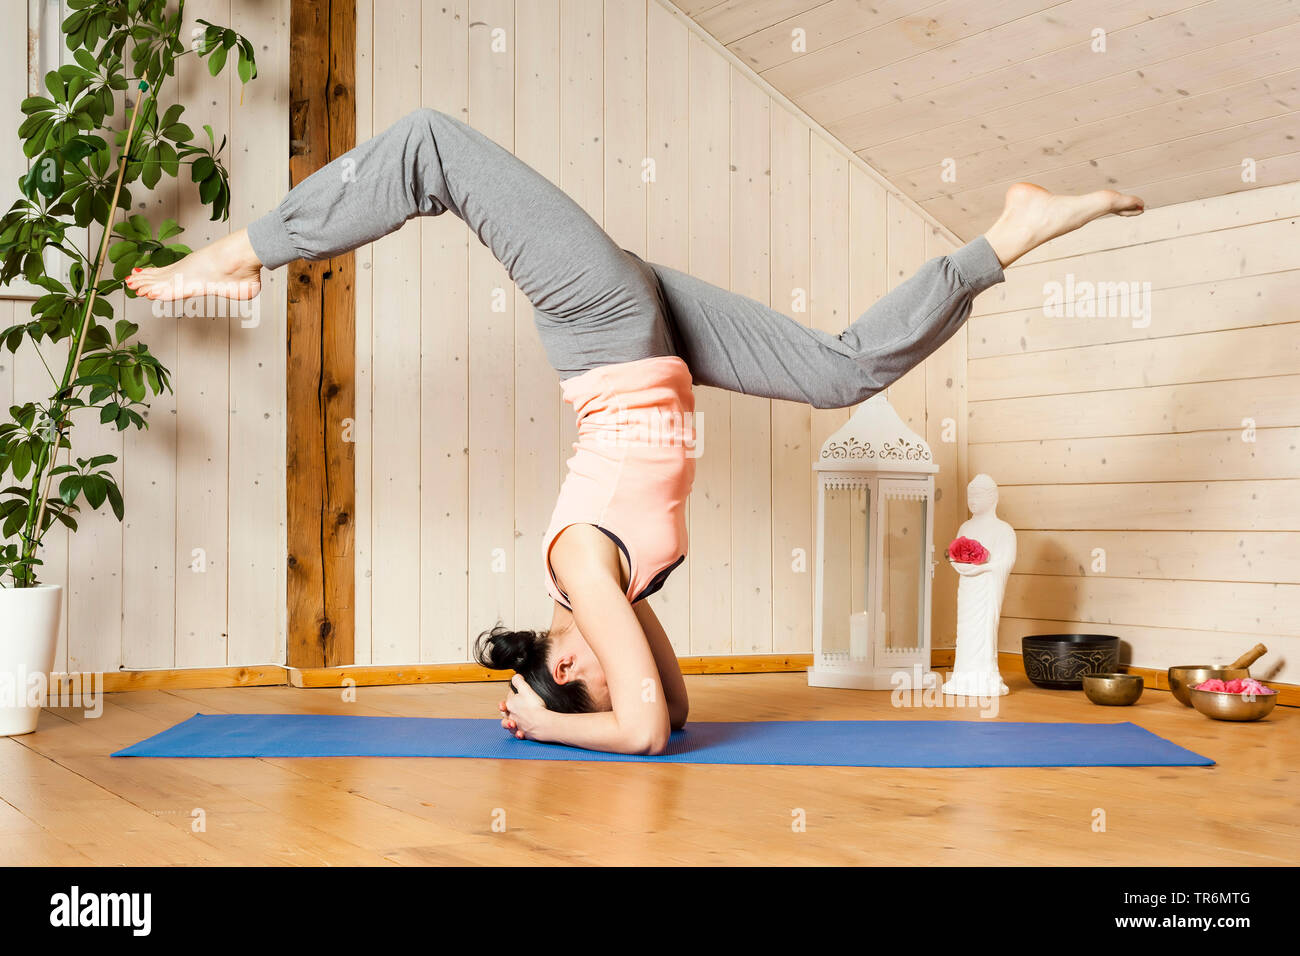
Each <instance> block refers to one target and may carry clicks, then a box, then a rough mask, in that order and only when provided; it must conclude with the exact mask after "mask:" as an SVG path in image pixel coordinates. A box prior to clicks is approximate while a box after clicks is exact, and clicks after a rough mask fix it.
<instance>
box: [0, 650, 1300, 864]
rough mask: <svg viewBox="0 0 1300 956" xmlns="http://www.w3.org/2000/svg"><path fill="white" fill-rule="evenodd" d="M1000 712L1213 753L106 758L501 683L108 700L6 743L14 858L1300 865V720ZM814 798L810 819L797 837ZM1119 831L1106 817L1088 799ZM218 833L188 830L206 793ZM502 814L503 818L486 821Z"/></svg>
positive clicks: (893, 713) (1134, 712)
mask: <svg viewBox="0 0 1300 956" xmlns="http://www.w3.org/2000/svg"><path fill="white" fill-rule="evenodd" d="M687 683H688V686H689V689H690V693H691V704H692V709H691V716H692V718H694V719H697V720H784V719H803V718H807V719H918V720H934V719H959V720H978V719H980V718H979V717H978V712H977V711H976V710H975V709H974V708H948V709H946V710H945V709H938V708H921V707H916V708H907V709H895V708H894V707H892V706H891V704H890V695H889V694H888V693H884V692H860V691H845V690H831V689H810V688H809V687H807V685H806V683H805V681H804V678H803V676H802V675H800V674H755V675H741V676H721V677H688V678H687ZM1008 683H1009V684H1011V686H1012V691H1013V693H1012V695H1011V696H1010V697H1007V698H1003V700H1002V702H1001V704H1002V706H1001V713H1000V716H999V718H998V719H1002V720H1031V721H1037V720H1044V721H1102V722H1107V721H1118V720H1132V721H1134V722H1135V723H1138V724H1140V725H1141V726H1143V727H1146V728H1147V729H1149V730H1151V731H1153V732H1155V733H1157V734H1160V735H1162V736H1164V737H1167V738H1169V739H1171V740H1173V741H1174V742H1175V743H1178V744H1180V745H1182V746H1184V747H1187V748H1189V749H1192V750H1195V751H1197V752H1199V753H1203V754H1206V755H1207V756H1209V757H1212V758H1213V759H1215V760H1216V761H1218V765H1217V766H1216V767H1213V768H1203V767H1182V768H1179V767H1163V768H1122V767H1114V768H1095V769H1082V768H1054V769H1053V768H1043V769H964V770H901V769H896V770H889V769H875V768H841V767H732V766H690V765H671V764H662V765H648V764H600V763H567V762H544V761H538V762H533V761H527V762H525V761H489V760H446V759H408V758H347V759H341V758H328V759H327V758H310V759H291V760H283V759H275V760H252V759H234V760H180V759H174V760H164V759H137V760H126V759H118V760H113V759H111V758H109V757H108V756H107V754H108V753H110V752H111V751H113V750H115V749H117V748H119V747H122V746H125V745H126V744H129V743H133V742H135V741H137V740H140V739H141V738H144V737H147V736H149V735H151V734H154V733H157V732H158V731H160V730H163V729H165V728H166V727H169V726H171V725H172V724H174V723H177V722H179V721H181V720H184V719H185V718H187V717H189V716H191V715H192V714H194V713H196V712H203V713H223V712H248V713H344V714H373V715H406V716H439V717H474V716H486V715H490V714H491V713H492V712H493V711H494V709H495V702H496V700H497V699H498V698H499V696H500V695H501V693H502V689H503V687H504V685H502V684H441V685H420V686H406V687H373V688H371V687H362V688H358V689H357V690H356V694H357V701H356V702H355V703H347V702H345V701H344V700H343V698H342V692H341V691H340V690H338V689H328V688H319V689H299V688H292V687H250V688H235V689H222V690H176V691H161V690H144V691H131V692H126V693H119V694H111V695H108V696H107V698H106V701H105V705H104V712H103V714H102V716H101V717H99V718H95V719H90V718H86V717H84V716H83V715H82V714H81V712H80V711H76V710H71V709H67V710H47V711H45V712H44V713H43V714H42V715H41V722H40V726H39V728H38V730H37V732H36V733H34V734H30V735H27V736H25V737H19V738H10V739H0V798H2V802H0V864H5V865H10V864H30V865H60V864H83V865H84V864H100V865H115V864H232V865H258V864H268V865H284V864H289V865H294V864H306V865H319V864H372V865H387V864H398V865H400V864H416V865H419V864H479V863H482V864H520V863H524V864H528V863H533V864H558V865H564V864H591V863H606V864H642V865H657V864H666V865H671V864H710V863H722V864H797V863H804V864H816V863H828V864H959V865H966V864H999V863H1004V864H1033V865H1045V864H1048V865H1050V864H1082V865H1129V864H1172V865H1179V864H1228V865H1248V864H1273V865H1277V864H1295V863H1296V862H1298V861H1300V815H1298V814H1297V813H1296V802H1295V795H1296V793H1300V773H1298V772H1297V764H1298V763H1300V735H1298V734H1297V732H1296V731H1297V728H1300V718H1298V717H1297V712H1296V711H1295V710H1294V709H1291V708H1284V707H1279V708H1277V709H1276V710H1275V711H1274V712H1273V715H1272V716H1270V718H1269V719H1268V720H1266V721H1264V722H1261V723H1255V724H1229V723H1221V722H1217V721H1211V720H1208V719H1206V718H1204V717H1202V716H1201V715H1199V714H1197V713H1196V712H1194V711H1191V710H1189V709H1187V708H1184V707H1182V706H1181V705H1179V704H1178V703H1177V702H1176V701H1174V699H1173V698H1172V697H1171V696H1170V695H1169V694H1167V693H1163V692H1160V691H1148V692H1147V693H1146V695H1145V696H1144V697H1143V699H1142V700H1141V701H1140V702H1139V704H1138V705H1137V706H1135V707H1131V708H1127V709H1110V708H1100V707H1094V706H1093V705H1091V704H1089V703H1088V702H1087V701H1086V700H1084V698H1083V696H1082V694H1078V693H1073V692H1051V691H1043V690H1038V689H1036V688H1034V687H1032V686H1031V685H1029V684H1028V683H1027V682H1026V681H1025V679H1024V678H1023V677H1017V676H1011V677H1009V678H1008ZM796 808H798V809H802V810H803V811H804V814H805V816H806V831H805V832H795V830H794V828H793V827H792V825H791V823H792V813H793V811H795V810H796ZM1098 809H1100V810H1103V811H1105V815H1106V817H1105V822H1106V830H1105V832H1094V830H1093V819H1094V811H1095V810H1098ZM195 810H200V811H202V817H203V821H204V827H203V829H202V830H201V832H195V831H194V829H193V819H194V816H193V814H194V811H195ZM502 812H504V820H505V824H506V830H505V832H494V831H493V820H494V814H495V815H496V816H497V817H499V816H500V814H501V813H502Z"/></svg>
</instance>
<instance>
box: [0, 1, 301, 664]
mask: <svg viewBox="0 0 1300 956" xmlns="http://www.w3.org/2000/svg"><path fill="white" fill-rule="evenodd" d="M13 6H14V8H15V9H14V10H12V11H6V28H5V30H4V31H2V32H0V35H2V36H3V40H0V42H3V43H4V44H6V47H5V51H4V53H5V55H4V56H3V57H0V60H2V61H3V63H4V64H5V65H4V67H3V68H0V109H3V116H4V122H5V123H6V124H7V125H10V126H11V128H16V127H17V124H18V122H19V119H18V117H19V113H18V103H19V101H20V100H21V98H22V97H23V96H24V95H26V91H27V86H28V78H27V71H26V63H27V51H26V44H27V29H26V26H27V23H26V22H25V21H26V19H27V14H26V11H20V10H18V9H17V8H19V7H21V6H23V5H22V4H14V5H13ZM31 6H32V7H33V8H34V9H36V10H40V9H41V8H42V7H44V8H45V14H46V15H45V20H44V24H45V25H46V29H45V30H44V31H43V37H42V42H41V46H42V47H43V49H44V51H45V59H44V61H43V64H42V67H41V69H42V71H44V70H48V69H50V68H51V67H53V66H57V64H58V62H60V61H59V59H58V57H60V56H63V57H66V56H68V55H69V54H68V53H67V51H66V49H65V48H63V47H62V44H61V42H59V41H58V40H57V39H54V34H53V31H52V30H51V29H49V27H54V26H57V21H58V20H59V19H60V16H62V15H66V13H67V10H66V5H60V4H59V3H58V2H57V0H51V2H49V3H45V4H41V3H37V4H33V5H31ZM185 9H186V17H187V19H188V20H190V21H193V20H194V19H196V18H199V17H202V18H204V19H208V20H211V21H213V22H216V23H221V24H229V25H231V26H233V27H234V28H235V29H237V30H239V31H240V32H242V33H244V34H245V35H246V36H248V37H249V39H251V40H252V41H253V43H254V45H255V47H256V50H257V58H258V70H259V73H260V76H259V78H258V79H257V80H256V81H255V82H253V83H252V84H250V85H249V86H248V87H247V88H245V89H244V90H242V99H241V89H240V84H239V82H238V79H237V78H235V77H234V72H233V69H231V70H230V71H228V74H223V76H222V77H221V78H220V79H218V80H214V79H213V78H212V77H210V76H209V75H208V73H207V70H206V68H205V67H204V66H203V65H201V64H199V63H198V62H197V61H196V59H195V58H192V57H187V58H185V59H183V60H181V61H180V63H179V65H178V77H177V79H176V80H174V81H172V82H171V84H170V85H169V86H168V87H166V88H165V89H164V100H165V102H164V106H165V105H166V103H169V102H173V101H175V99H176V98H177V97H179V98H181V99H182V100H183V101H184V102H185V103H186V104H187V107H188V109H187V112H186V116H185V118H186V122H188V123H189V124H190V126H191V127H192V128H193V129H195V130H200V128H201V126H202V124H203V123H204V122H211V123H212V124H213V127H214V129H215V130H216V132H217V134H218V136H223V135H227V134H228V135H229V140H228V142H227V145H226V149H225V152H224V154H223V155H224V157H225V160H226V164H227V168H228V169H229V170H230V174H231V187H232V191H233V199H232V204H231V219H230V222H228V223H210V222H208V220H207V215H206V210H203V209H201V207H200V206H199V204H198V201H197V197H196V196H195V195H194V186H193V184H192V183H190V182H189V177H188V176H187V175H185V173H184V172H182V176H181V178H180V180H178V181H171V180H167V179H164V180H163V181H162V183H160V185H159V188H158V189H157V190H155V191H153V192H152V193H148V192H146V191H145V190H144V189H143V188H142V187H139V186H138V184H137V186H136V187H135V188H134V189H133V190H132V198H133V201H134V206H135V208H134V211H137V212H142V213H144V214H145V215H148V216H149V217H150V218H151V219H153V220H154V221H155V222H157V221H160V220H161V219H163V218H166V217H176V218H178V219H179V221H180V223H181V225H182V226H184V227H185V228H186V231H185V232H184V233H183V234H182V235H181V237H180V239H181V241H183V242H185V243H187V244H188V245H190V246H191V247H197V246H198V245H201V244H203V243H204V242H207V241H210V240H212V239H214V238H216V237H217V236H218V235H222V234H224V233H226V232H227V231H229V230H230V229H231V228H232V227H233V228H238V227H239V226H241V225H243V224H244V223H246V222H247V221H248V220H249V219H251V218H253V217H254V216H256V215H259V214H260V213H262V212H264V211H266V210H267V209H270V208H272V207H273V206H274V205H275V204H276V203H277V202H278V201H279V198H280V197H281V196H282V195H283V193H284V191H285V189H286V188H287V185H288V178H289V173H288V127H287V122H286V117H287V111H288V92H287V91H288V81H289V75H288V59H289V2H288V0H191V2H190V3H188V4H186V8H185ZM11 27H12V29H11ZM200 135H202V133H201V132H200ZM6 143H7V145H6V147H5V149H4V154H3V156H0V172H3V179H2V180H0V201H3V203H4V205H5V206H6V208H7V207H8V205H9V204H10V203H11V202H12V201H13V199H14V198H15V197H16V196H17V190H16V186H15V180H16V179H17V177H18V176H19V175H20V174H21V171H22V170H23V169H25V160H24V159H23V157H22V154H21V149H20V148H19V144H18V143H17V141H16V139H15V138H14V137H12V136H11V137H9V138H8V139H7V140H6ZM94 239H95V240H96V241H97V240H98V234H97V233H96V234H95V236H94ZM283 283H284V277H283V273H274V274H269V275H268V277H267V282H266V286H265V289H266V294H264V295H263V296H262V297H261V299H260V300H259V301H258V303H257V308H256V310H255V311H254V312H253V313H252V314H251V315H248V316H234V317H230V318H226V317H220V318H218V317H189V318H183V319H176V318H168V317H164V316H161V315H154V314H153V313H152V311H151V309H150V308H149V307H148V306H146V305H144V304H143V303H140V302H130V303H127V302H125V297H124V296H122V295H119V296H118V297H117V300H116V302H115V305H116V306H117V307H118V310H119V311H118V315H119V316H121V317H129V318H131V319H132V320H133V321H136V322H138V323H139V324H140V327H141V337H142V338H143V339H144V340H145V341H147V342H148V343H149V345H150V348H151V349H152V350H153V352H154V353H155V354H157V355H158V356H159V357H160V358H161V359H162V361H163V363H164V364H165V365H167V366H168V367H169V368H170V369H171V370H172V371H173V373H174V384H175V387H176V393H175V394H174V395H165V396H163V397H161V398H159V399H157V400H155V401H154V402H153V404H152V407H151V408H150V409H149V413H148V420H149V423H150V428H149V429H148V431H146V432H142V433H136V432H134V431H130V432H126V433H123V434H118V433H116V432H112V431H109V430H106V429H103V428H101V427H100V426H99V425H98V424H97V422H94V421H90V422H86V423H84V424H81V425H80V427H79V428H78V429H77V431H76V432H75V434H74V452H75V454H77V455H78V456H81V457H88V456H89V455H92V454H96V453H103V452H112V453H113V454H116V455H117V456H118V457H119V459H120V461H119V463H118V464H117V465H115V466H113V467H114V469H115V471H116V473H117V475H118V477H119V480H120V481H121V484H122V489H123V493H124V495H125V498H126V510H127V515H126V520H125V522H124V523H122V524H120V525H119V524H118V522H117V521H116V520H115V519H114V518H113V517H112V515H111V514H110V513H108V512H107V511H105V512H104V513H103V514H99V515H94V516H89V515H87V516H86V517H84V518H83V520H82V522H81V525H82V527H81V531H80V532H79V533H78V534H76V535H71V536H70V535H68V534H67V533H66V532H64V531H63V529H58V530H57V531H52V532H51V533H50V536H49V539H48V542H49V544H48V547H47V548H46V553H45V562H46V579H47V580H48V581H50V582H51V583H60V584H63V585H65V586H66V595H67V604H66V613H65V614H64V621H63V636H62V638H61V640H60V645H59V651H58V657H57V660H56V663H55V667H56V669H61V670H74V671H75V670H117V669H119V668H130V669H136V668H152V667H187V666H214V665H227V664H254V663H265V662H279V661H283V660H284V654H285V604H284V554H285V537H284V513H285V502H284V487H285V486H284V447H285V443H284V387H285V333H284V284H283ZM29 306H30V301H29V300H26V299H5V300H0V319H3V320H4V323H5V325H9V324H10V323H11V322H13V321H19V320H21V319H22V318H23V317H24V316H25V315H26V314H27V313H28V310H29ZM58 351H60V349H56V348H51V349H50V352H51V355H53V354H57V352H58ZM0 365H2V366H4V368H3V370H0V397H3V398H5V399H6V400H8V399H14V400H19V401H26V400H31V399H35V398H38V397H41V396H47V395H48V394H49V389H48V388H47V386H48V384H49V381H48V378H47V377H46V375H45V372H44V369H43V368H42V367H41V365H40V363H39V361H38V360H37V359H36V357H35V355H34V354H32V353H29V352H28V350H26V349H24V350H22V351H20V352H19V353H18V355H16V356H13V357H10V356H9V355H8V353H7V352H6V353H5V355H4V356H3V357H0ZM7 404H8V402H7V401H6V407H7Z"/></svg>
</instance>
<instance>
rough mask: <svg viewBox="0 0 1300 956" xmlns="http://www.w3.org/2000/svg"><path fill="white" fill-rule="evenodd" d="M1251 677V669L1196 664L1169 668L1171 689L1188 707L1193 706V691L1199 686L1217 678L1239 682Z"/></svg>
mask: <svg viewBox="0 0 1300 956" xmlns="http://www.w3.org/2000/svg"><path fill="white" fill-rule="evenodd" d="M1249 676H1250V668H1249V667H1211V666H1210V665H1209V664H1196V665H1193V666H1190V667H1171V668H1169V689H1170V690H1171V691H1173V693H1174V696H1175V697H1177V698H1178V700H1179V702H1180V703H1182V704H1183V705H1184V706H1186V707H1191V706H1192V698H1191V689H1192V688H1193V687H1195V686H1196V685H1197V684H1204V683H1205V682H1206V681H1207V680H1210V679H1211V678H1214V677H1217V678H1218V679H1219V680H1221V681H1230V680H1238V679H1242V680H1244V679H1245V678H1247V677H1249Z"/></svg>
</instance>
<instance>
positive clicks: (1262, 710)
mask: <svg viewBox="0 0 1300 956" xmlns="http://www.w3.org/2000/svg"><path fill="white" fill-rule="evenodd" d="M1188 693H1189V694H1191V697H1192V706H1193V707H1195V708H1196V709H1197V710H1199V711H1200V712H1201V713H1203V714H1204V715H1205V716H1206V717H1213V718H1214V719H1215V720H1262V719H1263V718H1265V717H1267V716H1268V713H1269V711H1271V710H1272V709H1273V707H1274V706H1275V705H1276V704H1277V698H1278V695H1277V694H1256V695H1254V696H1253V697H1251V696H1249V695H1247V694H1232V693H1228V692H1227V691H1219V690H1197V689H1196V688H1194V687H1192V688H1189V689H1188Z"/></svg>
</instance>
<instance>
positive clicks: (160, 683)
mask: <svg viewBox="0 0 1300 956" xmlns="http://www.w3.org/2000/svg"><path fill="white" fill-rule="evenodd" d="M103 677H104V690H105V691H107V692H109V693H117V692H119V691H125V690H198V689H200V688H207V687H274V686H276V685H277V684H287V683H288V682H289V677H288V670H287V668H284V667H281V666H280V665H279V664H257V665H254V666H251V667H177V668H165V669H158V670H142V671H108V672H106V673H105V674H104V675H103ZM51 678H52V680H51V683H52V684H54V683H58V682H60V681H61V680H64V681H66V680H67V679H68V675H66V674H53V675H51Z"/></svg>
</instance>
